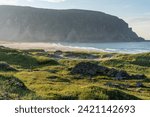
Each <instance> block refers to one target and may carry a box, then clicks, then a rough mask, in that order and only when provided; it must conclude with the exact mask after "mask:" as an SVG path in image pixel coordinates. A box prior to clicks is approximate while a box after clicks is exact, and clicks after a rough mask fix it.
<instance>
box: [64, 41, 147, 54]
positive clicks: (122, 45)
mask: <svg viewBox="0 0 150 117" xmlns="http://www.w3.org/2000/svg"><path fill="white" fill-rule="evenodd" d="M62 45H64V46H69V47H72V48H81V49H86V50H96V51H103V52H113V53H114V52H115V53H129V54H137V53H146V52H150V42H118V43H116V42H115V43H64V44H62Z"/></svg>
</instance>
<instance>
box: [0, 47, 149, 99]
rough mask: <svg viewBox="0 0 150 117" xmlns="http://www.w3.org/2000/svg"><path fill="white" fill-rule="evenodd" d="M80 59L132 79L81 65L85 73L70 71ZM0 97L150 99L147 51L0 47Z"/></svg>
mask: <svg viewBox="0 0 150 117" xmlns="http://www.w3.org/2000/svg"><path fill="white" fill-rule="evenodd" d="M81 62H84V64H85V65H86V63H91V65H95V66H96V65H97V66H103V67H105V68H106V67H107V70H110V71H111V72H112V74H114V72H116V71H117V72H118V71H124V72H125V73H127V74H128V75H129V76H131V77H132V76H133V75H134V78H131V77H129V78H125V79H116V77H115V76H111V74H109V75H108V73H107V74H105V73H103V74H102V73H99V72H98V71H96V72H95V73H98V74H94V72H93V71H92V70H93V69H88V68H85V69H84V68H81V69H80V67H79V68H78V69H79V70H81V72H82V70H85V71H86V72H87V74H82V73H76V74H73V73H72V72H71V71H72V69H73V68H75V66H77V65H78V64H80V63H81ZM88 71H90V72H88ZM88 73H92V74H88ZM139 77H140V78H139ZM0 99H8V100H9V99H21V100H23V99H35V100H36V99H45V100H49V99H50V100H57V99H58V100H91V99H94V100H116V99H119V100H129V99H131V100H134V99H135V100H136V99H142V100H150V53H142V54H117V53H104V52H99V53H98V52H89V53H88V52H61V51H56V52H45V51H44V50H15V49H9V48H5V47H0Z"/></svg>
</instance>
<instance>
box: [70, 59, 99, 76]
mask: <svg viewBox="0 0 150 117" xmlns="http://www.w3.org/2000/svg"><path fill="white" fill-rule="evenodd" d="M99 68H100V67H99V65H97V64H94V63H90V62H81V63H79V64H77V65H76V66H75V67H74V68H73V69H72V70H71V73H72V74H81V75H90V76H94V75H98V72H99Z"/></svg>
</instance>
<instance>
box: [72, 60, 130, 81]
mask: <svg viewBox="0 0 150 117" xmlns="http://www.w3.org/2000/svg"><path fill="white" fill-rule="evenodd" d="M71 73H72V74H80V75H90V76H95V75H105V76H109V77H115V79H117V80H122V79H129V78H130V75H129V74H128V73H127V72H126V71H118V70H116V69H114V68H112V69H110V68H107V67H104V66H100V65H97V64H95V63H90V62H81V63H79V64H77V65H76V66H75V67H74V68H73V69H72V70H71Z"/></svg>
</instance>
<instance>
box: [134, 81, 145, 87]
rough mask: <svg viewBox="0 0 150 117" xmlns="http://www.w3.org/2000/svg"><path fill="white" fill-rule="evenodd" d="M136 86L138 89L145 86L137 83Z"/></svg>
mask: <svg viewBox="0 0 150 117" xmlns="http://www.w3.org/2000/svg"><path fill="white" fill-rule="evenodd" d="M136 86H137V87H143V86H144V85H143V83H142V82H137V83H136Z"/></svg>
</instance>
